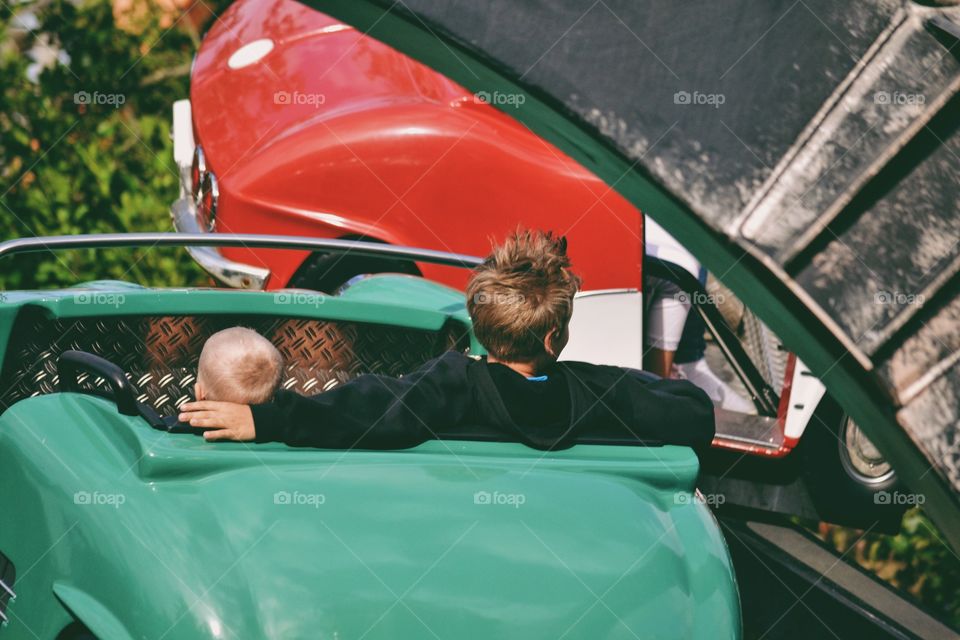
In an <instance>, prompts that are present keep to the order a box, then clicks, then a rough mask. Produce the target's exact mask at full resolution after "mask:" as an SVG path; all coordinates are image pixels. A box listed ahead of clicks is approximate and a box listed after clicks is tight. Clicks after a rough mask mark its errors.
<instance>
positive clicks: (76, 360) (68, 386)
mask: <svg viewBox="0 0 960 640" xmlns="http://www.w3.org/2000/svg"><path fill="white" fill-rule="evenodd" d="M57 371H58V372H59V374H60V387H61V388H62V389H63V390H64V391H77V392H80V393H83V392H84V391H85V390H84V389H81V388H80V384H79V383H78V382H77V374H79V373H81V372H86V373H90V374H93V375H97V376H100V377H101V378H103V379H104V380H106V381H107V384H109V385H110V389H111V390H112V391H113V401H114V402H116V403H117V411H119V412H120V413H122V414H123V415H125V416H139V415H141V413H140V410H139V407H138V406H137V392H136V389H134V387H133V385H132V384H131V383H130V381H129V380H127V377H126V376H125V375H124V374H123V369H121V368H120V367H118V366H117V365H115V364H113V363H112V362H110V361H109V360H104V359H103V358H101V357H100V356H95V355H93V354H92V353H87V352H86V351H74V350H67V351H64V352H63V353H61V354H60V358H59V359H57Z"/></svg>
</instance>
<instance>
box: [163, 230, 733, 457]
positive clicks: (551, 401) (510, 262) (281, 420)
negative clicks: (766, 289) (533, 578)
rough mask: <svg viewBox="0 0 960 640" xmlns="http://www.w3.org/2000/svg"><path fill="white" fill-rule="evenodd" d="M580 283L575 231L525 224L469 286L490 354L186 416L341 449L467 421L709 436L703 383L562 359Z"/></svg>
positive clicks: (538, 429) (259, 437) (567, 433)
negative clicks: (570, 236)
mask: <svg viewBox="0 0 960 640" xmlns="http://www.w3.org/2000/svg"><path fill="white" fill-rule="evenodd" d="M579 285H580V279H579V278H578V277H577V276H576V275H575V274H574V273H573V272H572V271H571V269H570V260H569V258H568V257H567V252H566V240H565V239H564V238H555V237H553V236H552V235H551V234H549V233H541V232H533V231H520V232H517V233H516V234H514V235H513V236H511V237H510V238H508V239H507V240H506V241H505V242H504V243H503V244H502V245H500V246H498V247H495V248H494V249H493V253H491V255H490V256H489V257H488V258H487V259H486V260H485V261H484V263H483V264H482V265H481V266H479V267H478V268H477V269H476V270H475V272H474V274H473V276H472V278H471V280H470V283H469V284H468V286H467V308H468V310H469V312H470V316H471V318H472V319H473V328H474V332H475V333H476V336H477V339H478V340H479V341H480V343H481V344H482V345H483V346H484V347H485V348H486V349H487V352H488V354H489V355H488V356H487V357H486V359H473V358H470V357H468V356H466V355H463V354H461V353H457V352H452V351H451V352H447V353H445V354H444V355H442V356H440V357H439V358H436V359H434V360H431V361H430V362H427V363H426V364H425V365H423V366H422V367H421V368H420V369H418V370H417V371H415V372H413V373H412V374H410V375H407V376H404V377H403V378H400V379H397V378H391V377H386V376H375V375H364V376H360V377H358V378H356V379H354V380H352V381H350V382H348V383H347V384H344V385H342V386H340V387H337V388H335V389H333V390H331V391H328V392H326V393H322V394H319V395H317V396H314V397H310V398H307V397H303V396H300V395H297V394H295V393H290V392H284V391H281V392H279V393H278V394H277V396H276V399H275V400H274V401H273V402H268V403H263V404H253V405H252V406H249V405H246V404H233V403H228V402H193V403H189V404H185V405H184V406H183V408H182V411H183V413H182V414H181V415H180V420H181V421H183V422H189V423H190V424H191V425H192V426H194V427H207V428H210V427H213V428H216V429H217V430H214V431H208V432H206V433H205V434H204V437H205V438H207V439H208V440H239V441H248V440H254V441H256V442H270V441H280V442H285V443H287V444H289V445H293V446H314V447H322V448H331V449H351V448H354V447H359V448H366V449H398V448H406V447H411V446H415V445H417V444H420V443H421V442H424V441H425V440H428V439H430V438H431V437H435V434H436V432H437V431H438V430H440V429H443V428H444V427H451V426H456V425H467V424H473V425H476V424H483V425H485V426H490V427H494V428H496V429H497V430H499V431H500V432H501V433H503V434H504V435H507V436H509V437H511V438H515V439H517V440H519V441H520V442H524V443H526V444H527V445H529V446H532V447H536V448H538V449H548V450H549V449H559V448H563V447H569V446H571V445H572V444H574V443H575V442H576V440H577V439H578V437H585V438H587V439H590V438H591V437H598V436H602V437H604V438H614V439H617V440H618V441H620V442H634V443H638V444H641V443H649V444H653V443H664V444H679V445H687V446H692V447H695V448H697V449H703V448H705V447H707V446H709V444H710V442H711V440H712V439H713V435H714V420H713V405H712V404H711V403H710V399H709V398H708V397H707V395H706V394H705V393H704V392H703V391H701V390H700V389H699V388H697V387H696V386H694V385H693V384H691V383H689V382H687V381H683V380H662V379H659V378H657V377H656V376H653V375H650V374H646V373H643V372H640V371H635V370H629V369H621V368H618V367H609V366H601V365H594V364H588V363H585V362H557V357H558V356H559V355H560V352H561V351H562V350H563V347H564V346H565V345H566V343H567V338H568V333H567V328H568V325H569V322H570V316H571V313H572V311H573V296H574V294H575V293H576V291H577V288H578V287H579Z"/></svg>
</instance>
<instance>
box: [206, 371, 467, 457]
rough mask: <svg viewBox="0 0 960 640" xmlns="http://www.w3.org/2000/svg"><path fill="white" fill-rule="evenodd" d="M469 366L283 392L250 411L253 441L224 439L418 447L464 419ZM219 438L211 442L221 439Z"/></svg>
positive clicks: (343, 446) (327, 445)
mask: <svg viewBox="0 0 960 640" xmlns="http://www.w3.org/2000/svg"><path fill="white" fill-rule="evenodd" d="M466 361H467V359H466V357H465V356H463V355H462V354H453V353H448V354H445V355H444V356H441V357H440V358H437V359H435V360H432V361H430V362H428V363H426V364H425V365H423V367H421V368H420V369H418V370H417V371H415V372H414V373H412V374H409V375H407V376H405V377H403V378H392V377H389V376H379V375H363V376H360V377H359V378H356V379H354V380H351V381H350V382H347V383H346V384H344V385H342V386H340V387H337V388H335V389H332V390H331V391H327V392H325V393H321V394H319V395H316V396H312V397H305V396H301V395H299V394H296V393H292V392H288V391H281V392H279V393H278V394H277V396H276V399H275V400H274V401H273V402H270V403H267V404H260V405H253V406H251V407H249V409H248V411H249V412H250V414H251V416H252V426H253V430H252V432H244V433H245V435H247V436H249V437H244V438H233V437H231V436H230V435H228V436H226V437H225V438H224V439H244V440H251V439H253V440H256V441H257V442H284V443H286V444H289V445H291V446H304V447H306V446H310V447H319V448H327V449H351V448H364V449H402V448H407V447H411V446H415V445H417V444H420V443H421V442H423V441H425V440H428V439H429V438H431V437H432V436H433V434H434V432H435V431H436V429H437V428H438V426H439V425H440V423H441V421H446V422H455V421H457V420H460V419H461V417H462V415H463V413H464V411H465V404H466V401H467V398H468V395H467V394H466V393H464V383H465V363H466ZM240 406H243V407H244V408H245V409H246V407H245V406H244V405H240ZM188 415H189V414H188ZM191 424H194V426H223V425H221V424H209V425H208V424H204V423H202V422H200V423H196V422H194V421H192V420H191ZM227 426H228V427H230V428H231V429H232V428H233V425H227ZM216 433H217V432H211V435H213V436H214V437H213V438H211V439H218V438H216V437H215V436H216Z"/></svg>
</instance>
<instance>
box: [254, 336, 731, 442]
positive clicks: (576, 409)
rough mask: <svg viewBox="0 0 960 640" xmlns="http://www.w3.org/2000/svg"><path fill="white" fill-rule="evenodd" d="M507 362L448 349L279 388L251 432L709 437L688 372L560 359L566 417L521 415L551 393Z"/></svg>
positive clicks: (268, 437) (316, 436) (343, 436)
mask: <svg viewBox="0 0 960 640" xmlns="http://www.w3.org/2000/svg"><path fill="white" fill-rule="evenodd" d="M498 367H499V368H500V369H501V370H499V371H498V370H496V368H498ZM503 371H509V370H507V369H506V368H505V367H503V365H497V364H489V363H487V362H486V360H477V359H473V358H470V357H468V356H465V355H463V354H462V353H458V352H454V351H449V352H447V353H445V354H443V355H442V356H440V357H439V358H436V359H434V360H431V361H429V362H427V363H426V364H424V365H423V366H422V367H420V368H419V369H418V370H416V371H415V372H413V373H411V374H409V375H406V376H404V377H402V378H393V377H389V376H379V375H369V374H368V375H363V376H360V377H358V378H355V379H354V380H351V381H350V382H348V383H346V384H344V385H342V386H340V387H337V388H335V389H332V390H330V391H327V392H325V393H322V394H319V395H316V396H312V397H305V396H301V395H299V394H296V393H293V392H289V391H280V392H278V393H277V395H276V397H275V399H274V401H273V402H270V403H267V404H260V405H253V407H252V410H253V419H254V424H255V427H256V434H257V435H256V440H257V442H273V441H278V442H285V443H287V444H289V445H292V446H304V447H307V446H309V447H320V448H325V449H353V448H360V449H403V448H407V447H412V446H415V445H418V444H420V443H422V442H424V441H426V440H430V439H432V438H436V437H438V434H439V433H442V432H448V433H449V432H451V431H453V430H455V429H456V427H458V426H468V425H471V426H477V425H479V426H483V427H489V428H493V429H495V430H496V431H497V432H499V433H500V434H501V435H502V436H503V437H504V438H506V439H510V440H517V441H520V442H523V443H525V444H527V445H529V446H531V447H535V448H537V449H562V448H566V447H569V446H572V445H573V444H575V443H576V442H577V441H578V440H604V439H610V440H613V441H617V442H619V443H630V442H634V443H636V444H648V445H649V444H677V445H686V446H690V447H694V448H695V449H701V450H702V449H704V448H706V447H708V446H709V445H710V442H711V440H713V435H714V418H713V405H712V404H711V402H710V399H709V397H708V396H707V394H706V393H705V392H703V391H702V390H701V389H700V388H699V387H697V386H695V385H694V384H692V383H690V382H687V381H685V380H665V379H660V378H658V377H656V376H654V375H651V374H648V373H644V372H641V371H636V370H633V369H621V368H619V367H610V366H602V365H595V364H589V363H586V362H559V363H557V364H555V365H554V366H553V368H551V369H550V370H549V371H548V374H549V379H550V382H551V385H552V388H553V389H554V390H555V391H556V392H559V393H560V395H563V387H566V390H568V395H567V396H566V397H562V398H561V400H562V404H563V406H564V408H565V410H564V411H563V415H562V417H561V418H560V419H556V418H554V419H544V420H535V419H532V417H531V418H528V419H525V420H524V421H523V422H522V423H520V424H518V423H517V422H515V421H514V416H518V415H521V416H524V415H525V416H531V403H537V402H545V401H547V400H545V398H547V397H549V394H544V393H543V392H542V391H543V389H546V388H547V387H541V386H538V385H543V384H544V383H539V382H531V381H527V380H525V379H524V378H523V377H522V376H520V375H519V374H515V373H513V372H509V373H507V374H504V373H503ZM492 373H493V374H495V375H491V374H492ZM558 385H562V386H560V387H558ZM553 397H554V401H555V400H556V397H557V395H556V393H554V394H553ZM550 402H553V401H550ZM567 407H568V408H567ZM554 408H555V407H554ZM545 413H547V414H548V413H549V412H548V411H546V408H545ZM554 416H556V412H555V411H554Z"/></svg>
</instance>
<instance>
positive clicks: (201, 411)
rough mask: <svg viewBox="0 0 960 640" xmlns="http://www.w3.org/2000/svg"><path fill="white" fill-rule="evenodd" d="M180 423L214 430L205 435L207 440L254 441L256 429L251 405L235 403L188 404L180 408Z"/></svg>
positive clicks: (202, 402) (204, 401)
mask: <svg viewBox="0 0 960 640" xmlns="http://www.w3.org/2000/svg"><path fill="white" fill-rule="evenodd" d="M179 420H180V422H186V423H190V426H191V427H207V428H211V427H212V428H214V429H216V431H207V432H205V433H204V434H203V437H204V439H206V440H236V441H237V442H246V441H249V440H253V439H254V438H255V437H256V435H257V432H256V429H254V426H253V412H252V411H250V405H246V404H234V403H233V402H211V401H209V400H203V401H200V402H187V403H185V404H184V405H183V406H181V407H180V416H179Z"/></svg>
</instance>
